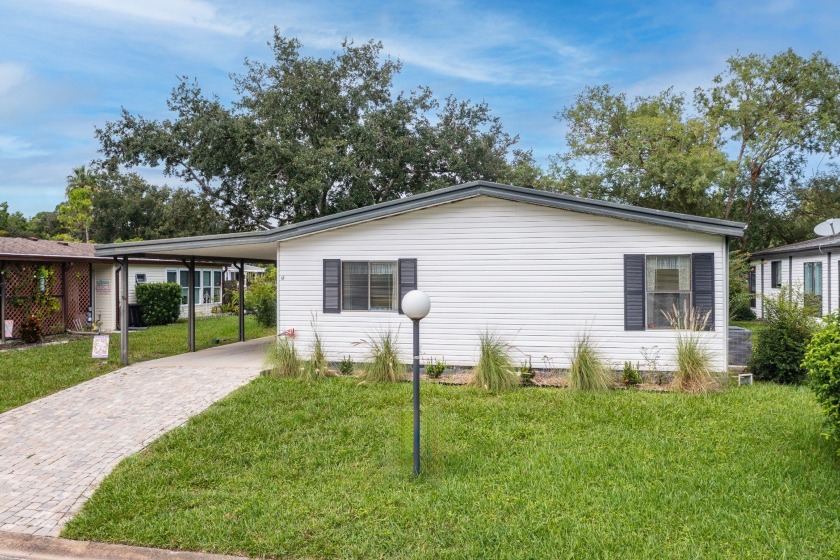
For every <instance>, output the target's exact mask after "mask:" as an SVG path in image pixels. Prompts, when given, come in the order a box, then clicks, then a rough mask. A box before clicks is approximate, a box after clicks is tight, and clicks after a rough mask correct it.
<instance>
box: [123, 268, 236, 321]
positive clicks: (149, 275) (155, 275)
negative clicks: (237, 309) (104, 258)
mask: <svg viewBox="0 0 840 560" xmlns="http://www.w3.org/2000/svg"><path fill="white" fill-rule="evenodd" d="M119 268H120V265H116V266H115V268H114V274H115V275H117V274H119ZM224 274H225V268H224V267H221V266H219V265H212V264H203V265H202V264H201V263H197V264H196V270H195V301H196V306H195V312H196V315H198V316H199V317H201V316H207V315H210V314H212V311H213V308H214V307H216V306H217V305H220V304H221V301H222V277H223V275H224ZM132 280H133V281H132ZM129 282H130V284H131V285H130V286H129V289H128V301H129V303H135V302H136V301H137V297H136V296H135V288H136V286H137V284H146V283H150V282H174V283H176V284H180V285H181V317H182V318H185V317H186V316H187V290H188V285H189V284H188V282H189V272H188V270H187V268H186V266H185V265H184V264H183V263H181V262H178V261H173V262H169V263H166V264H149V263H138V262H135V261H133V260H132V261H131V263H130V264H129Z"/></svg>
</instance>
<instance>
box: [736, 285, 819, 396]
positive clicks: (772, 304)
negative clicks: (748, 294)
mask: <svg viewBox="0 0 840 560" xmlns="http://www.w3.org/2000/svg"><path fill="white" fill-rule="evenodd" d="M814 328H815V323H814V320H813V318H812V317H811V316H810V312H809V310H808V308H807V307H806V306H805V303H804V298H803V296H802V293H801V291H799V290H791V288H790V287H788V286H782V288H781V290H780V291H779V293H778V294H777V295H776V296H773V297H765V298H764V325H763V327H762V328H761V329H757V330H756V331H755V332H753V353H752V358H751V359H750V364H749V368H750V371H752V372H753V373H754V374H755V376H756V378H758V379H761V380H764V381H775V382H777V383H800V382H802V381H804V379H805V375H806V370H805V368H804V367H803V365H802V360H803V358H804V357H805V348H806V347H807V346H808V342H809V341H810V340H811V337H812V336H813V334H814Z"/></svg>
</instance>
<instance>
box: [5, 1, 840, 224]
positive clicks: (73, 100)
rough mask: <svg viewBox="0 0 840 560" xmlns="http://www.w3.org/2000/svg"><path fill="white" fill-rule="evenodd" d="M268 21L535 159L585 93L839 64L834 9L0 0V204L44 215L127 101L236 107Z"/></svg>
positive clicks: (145, 107) (550, 148) (689, 84)
mask: <svg viewBox="0 0 840 560" xmlns="http://www.w3.org/2000/svg"><path fill="white" fill-rule="evenodd" d="M275 25H276V26H278V27H279V28H280V29H281V30H283V32H284V34H285V35H287V36H296V37H298V38H299V39H300V40H301V41H302V42H303V44H304V46H305V51H306V53H307V54H314V55H324V56H328V55H329V54H330V53H331V52H332V51H334V50H336V49H337V48H339V46H340V43H341V40H342V39H343V38H344V37H349V38H352V39H355V40H357V41H365V40H367V39H371V38H374V39H377V40H381V41H382V42H383V43H384V45H385V51H386V52H387V53H388V54H390V55H392V56H394V57H398V58H400V59H401V60H402V61H403V62H404V64H405V66H404V69H403V72H402V74H401V75H400V77H399V78H398V81H397V86H398V88H400V89H406V90H407V89H411V88H413V87H415V86H417V85H420V84H425V85H429V86H431V87H432V89H433V91H434V92H435V93H436V94H437V95H438V96H440V97H442V96H444V95H446V94H449V93H452V94H455V95H456V96H457V97H459V98H468V99H472V100H474V101H478V100H486V101H487V102H488V103H489V104H490V106H491V107H492V108H493V110H494V112H495V113H496V114H497V115H499V116H500V117H501V118H502V120H503V122H504V124H505V126H506V129H507V130H508V131H510V132H512V133H516V134H519V135H520V146H521V147H525V148H533V149H534V153H535V155H536V156H537V158H538V159H539V160H540V161H541V162H545V160H546V158H547V157H548V156H549V155H551V154H553V153H556V152H558V151H560V150H562V149H563V147H564V136H563V127H562V124H561V123H558V122H557V121H556V120H555V119H554V118H553V116H554V115H555V114H556V113H557V111H559V110H560V109H562V108H563V107H564V106H565V105H568V104H569V103H571V101H572V100H573V98H574V96H575V95H576V94H577V93H578V92H580V90H581V89H582V88H583V87H584V86H586V85H595V84H602V83H609V84H611V85H612V86H613V87H614V88H615V89H616V90H619V91H627V92H629V93H631V94H634V95H636V94H639V95H647V94H653V93H656V92H658V91H660V90H662V89H664V88H665V87H668V86H671V85H673V86H675V87H676V89H677V90H678V91H685V92H691V91H692V90H693V89H694V88H695V87H697V86H705V85H708V84H709V83H710V81H711V79H712V77H713V76H714V75H715V74H717V73H719V72H721V71H722V70H723V69H724V63H725V60H726V58H727V57H729V56H731V55H733V54H735V53H737V52H740V53H742V54H746V53H750V52H760V53H766V54H773V53H776V52H778V51H781V50H784V49H787V48H788V47H792V48H794V49H795V50H796V51H797V52H799V53H800V54H803V55H804V54H810V53H811V52H813V51H816V50H821V51H822V52H823V53H824V54H825V55H826V56H828V57H829V58H830V59H832V60H834V61H835V62H840V40H838V38H837V30H838V29H840V4H838V3H837V2H836V1H835V0H824V1H820V0H814V1H808V2H806V1H802V2H799V1H797V0H765V1H753V0H742V1H737V2H736V1H733V2H664V1H655V0H651V1H647V2H641V3H638V4H635V3H633V2H629V1H615V2H613V1H603V2H596V1H589V2H580V1H575V2H540V1H531V2H528V1H520V2H516V3H510V4H507V3H502V2H480V3H479V2H457V1H445V2H444V1H434V0H433V1H426V2H412V1H409V0H404V1H402V2H394V3H389V2H376V1H370V0H368V1H363V2H354V3H338V2H330V1H324V0H309V1H307V2H300V1H298V2H285V1H271V0H263V1H252V0H240V1H238V2H236V3H235V4H234V3H232V2H231V3H224V2H220V1H211V0H145V1H137V0H119V1H116V0H46V1H37V0H29V1H26V2H21V1H19V0H15V1H10V0H0V202H2V201H8V202H9V205H10V207H11V209H12V210H20V211H22V212H23V213H24V214H26V215H32V214H34V213H36V212H38V211H41V210H51V209H52V208H53V207H54V206H55V205H56V204H58V203H59V202H60V201H61V200H62V199H63V196H64V188H65V185H66V181H65V178H66V176H67V175H68V174H70V172H71V170H72V168H73V167H76V166H79V165H82V164H85V163H87V162H88V161H90V160H91V159H93V158H95V157H96V156H97V151H96V150H97V143H96V141H95V139H94V136H93V131H94V127H95V126H101V125H103V124H104V123H105V122H106V121H108V120H113V119H115V118H116V117H117V115H118V114H119V111H120V108H121V107H125V108H126V109H128V110H129V111H130V112H132V113H140V114H143V115H144V116H147V117H163V116H165V115H166V113H165V101H166V98H167V96H168V94H169V91H170V90H171V88H172V87H173V86H174V85H175V84H176V83H177V76H181V75H186V76H190V77H192V78H195V79H197V80H198V82H199V84H200V85H201V86H202V87H203V89H204V90H205V91H207V92H212V93H215V94H217V95H219V97H220V98H222V99H223V100H229V99H231V96H232V90H231V82H230V80H229V77H228V76H229V74H230V73H236V72H240V71H241V70H242V60H243V59H244V58H245V57H249V58H252V59H257V60H267V59H268V57H269V56H270V50H269V48H268V46H267V45H266V43H267V41H268V40H270V38H271V35H272V28H273V26H275ZM144 174H145V175H146V176H148V177H149V178H150V179H151V180H153V181H154V182H156V183H163V182H165V179H163V178H162V177H160V176H159V174H157V173H156V172H155V171H153V170H146V171H144Z"/></svg>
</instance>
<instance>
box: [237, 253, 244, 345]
mask: <svg viewBox="0 0 840 560" xmlns="http://www.w3.org/2000/svg"><path fill="white" fill-rule="evenodd" d="M237 268H238V269H239V286H238V287H239V342H245V260H244V259H243V260H241V261H239V265H238V266H237Z"/></svg>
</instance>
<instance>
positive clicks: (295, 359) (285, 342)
mask: <svg viewBox="0 0 840 560" xmlns="http://www.w3.org/2000/svg"><path fill="white" fill-rule="evenodd" d="M268 365H269V371H270V373H271V374H272V375H276V376H277V377H300V376H301V374H302V368H301V361H300V357H299V356H298V353H297V350H296V349H295V341H294V339H293V338H292V337H290V336H282V337H280V338H278V339H277V341H276V342H275V343H274V344H273V345H272V346H271V348H270V349H269V353H268Z"/></svg>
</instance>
